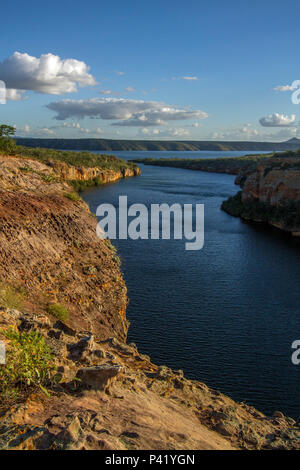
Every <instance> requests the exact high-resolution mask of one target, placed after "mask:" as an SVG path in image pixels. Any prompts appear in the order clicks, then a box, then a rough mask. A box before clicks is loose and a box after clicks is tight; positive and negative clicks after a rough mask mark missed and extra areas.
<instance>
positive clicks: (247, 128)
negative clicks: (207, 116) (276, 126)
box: [208, 124, 300, 142]
mask: <svg viewBox="0 0 300 470" xmlns="http://www.w3.org/2000/svg"><path fill="white" fill-rule="evenodd" d="M291 137H300V131H299V130H298V129H297V128H296V127H282V128H280V130H278V131H276V132H265V131H260V130H258V129H256V128H255V127H252V125H251V124H245V125H244V126H242V127H240V128H232V129H226V130H221V131H217V132H213V133H212V134H211V135H210V136H209V137H208V138H209V139H212V140H225V141H226V140H227V141H233V140H238V141H256V142H276V141H277V142H282V141H285V140H288V139H290V138H291Z"/></svg>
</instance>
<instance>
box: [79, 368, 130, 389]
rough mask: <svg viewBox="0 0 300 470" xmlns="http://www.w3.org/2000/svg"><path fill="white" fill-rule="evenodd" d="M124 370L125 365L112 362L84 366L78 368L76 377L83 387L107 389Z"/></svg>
mask: <svg viewBox="0 0 300 470" xmlns="http://www.w3.org/2000/svg"><path fill="white" fill-rule="evenodd" d="M123 370H124V368H123V367H121V366H118V365H112V364H103V365H101V366H94V367H84V368H83V369H79V370H78V372H77V375H76V378H77V379H78V380H79V381H80V385H81V386H82V387H85V388H86V387H88V388H90V389H92V390H107V389H108V387H109V385H111V383H112V382H113V380H116V378H117V377H118V376H119V375H120V373H121V372H122V371H123Z"/></svg>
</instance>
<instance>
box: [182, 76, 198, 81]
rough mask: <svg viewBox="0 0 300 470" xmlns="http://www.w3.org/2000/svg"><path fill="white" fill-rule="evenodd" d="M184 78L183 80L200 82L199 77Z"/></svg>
mask: <svg viewBox="0 0 300 470" xmlns="http://www.w3.org/2000/svg"><path fill="white" fill-rule="evenodd" d="M182 78H183V80H198V77H195V76H193V77H182Z"/></svg>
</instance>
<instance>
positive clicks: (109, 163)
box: [0, 124, 136, 190]
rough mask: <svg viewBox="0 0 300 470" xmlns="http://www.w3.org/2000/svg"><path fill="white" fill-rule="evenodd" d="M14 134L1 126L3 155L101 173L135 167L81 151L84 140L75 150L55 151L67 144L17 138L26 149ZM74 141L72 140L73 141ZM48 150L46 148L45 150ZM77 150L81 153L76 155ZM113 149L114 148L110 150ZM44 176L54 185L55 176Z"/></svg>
mask: <svg viewBox="0 0 300 470" xmlns="http://www.w3.org/2000/svg"><path fill="white" fill-rule="evenodd" d="M14 135H15V128H14V127H12V126H8V125H6V124H1V125H0V154H1V153H2V154H4V155H15V156H19V157H23V158H31V159H35V160H38V161H40V162H43V163H45V164H46V165H49V166H51V165H53V162H64V163H67V164H68V165H72V166H76V167H80V166H82V167H85V168H100V169H101V170H114V171H121V172H124V171H125V170H127V169H134V168H136V165H135V164H133V163H131V162H127V161H125V160H122V159H121V158H117V157H115V156H113V155H101V154H94V153H90V152H87V151H82V148H86V147H85V145H84V143H83V142H82V141H81V139H78V143H79V145H75V144H74V147H72V146H71V147H68V148H69V149H70V148H71V149H74V150H73V151H71V150H55V149H63V148H64V145H63V144H62V145H59V143H60V142H61V139H53V140H54V141H55V142H56V143H57V144H58V146H56V145H54V146H53V145H52V144H51V143H52V140H51V139H50V140H49V139H17V143H18V144H19V143H20V142H23V143H25V144H26V145H25V146H21V145H16V142H15V140H14V139H13V137H14ZM30 142H32V144H33V148H30V147H29V146H28V143H30ZM38 142H41V144H43V143H44V144H49V145H41V147H39V146H38V145H36V144H37V143H38ZM70 142H72V140H70ZM45 147H47V148H45ZM76 149H79V150H81V151H79V152H77V151H75V150H76ZM90 150H97V149H94V148H90ZM111 150H113V149H111ZM22 171H24V172H26V171H27V172H30V171H33V169H32V168H30V167H28V166H24V167H23V168H22ZM41 176H42V177H43V178H44V179H45V181H48V182H50V183H51V182H55V181H56V179H55V176H52V175H44V174H41ZM99 184H100V179H99V178H94V179H92V180H90V181H88V182H84V186H83V185H82V186H80V187H79V190H81V189H80V188H83V189H84V188H85V187H88V186H95V185H99Z"/></svg>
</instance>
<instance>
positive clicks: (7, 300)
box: [0, 284, 26, 310]
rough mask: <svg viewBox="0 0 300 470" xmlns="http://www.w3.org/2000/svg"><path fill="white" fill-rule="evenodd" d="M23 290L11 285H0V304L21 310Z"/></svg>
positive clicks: (23, 296)
mask: <svg viewBox="0 0 300 470" xmlns="http://www.w3.org/2000/svg"><path fill="white" fill-rule="evenodd" d="M25 296H26V294H25V292H24V291H22V290H20V289H16V288H14V287H12V286H7V285H4V284H2V285H0V306H1V307H2V308H14V309H16V310H22V308H23V304H24V300H25Z"/></svg>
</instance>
